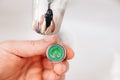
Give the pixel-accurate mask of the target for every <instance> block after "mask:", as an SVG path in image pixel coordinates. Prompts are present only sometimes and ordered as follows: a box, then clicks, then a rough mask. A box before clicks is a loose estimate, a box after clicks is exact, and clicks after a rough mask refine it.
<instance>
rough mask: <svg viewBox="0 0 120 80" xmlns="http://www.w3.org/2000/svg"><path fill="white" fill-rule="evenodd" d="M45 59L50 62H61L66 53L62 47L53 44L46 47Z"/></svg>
mask: <svg viewBox="0 0 120 80" xmlns="http://www.w3.org/2000/svg"><path fill="white" fill-rule="evenodd" d="M46 54H47V57H48V59H49V60H51V61H52V62H61V61H63V60H64V59H65V57H66V51H65V49H64V47H63V46H61V45H59V44H54V45H51V46H49V47H48V49H47V53H46Z"/></svg>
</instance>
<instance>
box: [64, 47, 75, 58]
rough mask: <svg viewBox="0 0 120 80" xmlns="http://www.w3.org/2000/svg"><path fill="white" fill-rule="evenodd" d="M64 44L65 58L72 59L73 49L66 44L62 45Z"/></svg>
mask: <svg viewBox="0 0 120 80" xmlns="http://www.w3.org/2000/svg"><path fill="white" fill-rule="evenodd" d="M64 46H65V48H66V54H67V55H66V59H67V60H70V59H72V58H73V57H74V55H75V54H74V51H73V49H72V48H70V47H68V46H67V45H64Z"/></svg>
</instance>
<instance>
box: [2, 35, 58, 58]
mask: <svg viewBox="0 0 120 80" xmlns="http://www.w3.org/2000/svg"><path fill="white" fill-rule="evenodd" d="M57 41H58V38H57V37H56V36H51V37H48V38H45V39H42V40H34V41H33V40H28V41H5V42H2V43H0V49H2V50H4V51H7V52H8V53H12V54H14V55H17V56H20V57H32V56H36V55H44V54H45V52H46V49H47V47H48V46H49V45H51V44H55V43H57Z"/></svg>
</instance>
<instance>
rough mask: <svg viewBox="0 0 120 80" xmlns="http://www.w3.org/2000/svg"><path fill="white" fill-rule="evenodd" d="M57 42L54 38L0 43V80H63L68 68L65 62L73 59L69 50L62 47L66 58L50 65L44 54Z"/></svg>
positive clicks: (66, 47)
mask: <svg viewBox="0 0 120 80" xmlns="http://www.w3.org/2000/svg"><path fill="white" fill-rule="evenodd" d="M57 42H58V38H57V37H56V36H52V37H49V38H45V39H43V40H36V41H35V40H34V41H5V42H1V43H0V80H64V76H65V73H66V71H67V70H68V68H69V65H68V62H67V60H70V59H72V58H73V56H74V53H73V50H72V49H71V48H69V47H68V46H66V45H64V47H65V49H66V52H67V57H66V59H65V60H64V61H63V62H60V63H52V62H50V61H49V60H48V59H47V58H46V56H45V52H46V49H47V47H48V46H49V45H51V44H55V43H57Z"/></svg>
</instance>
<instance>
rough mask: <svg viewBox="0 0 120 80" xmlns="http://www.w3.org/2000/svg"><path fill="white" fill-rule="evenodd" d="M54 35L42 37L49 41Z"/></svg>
mask: <svg viewBox="0 0 120 80" xmlns="http://www.w3.org/2000/svg"><path fill="white" fill-rule="evenodd" d="M54 37H55V36H53V35H52V36H47V37H45V38H44V40H45V41H51V40H53V38H54Z"/></svg>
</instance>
